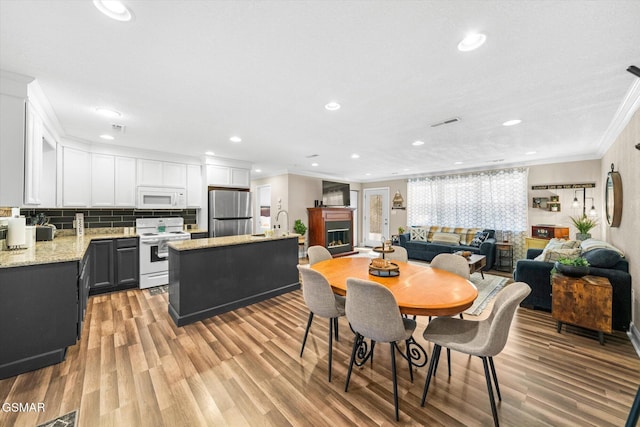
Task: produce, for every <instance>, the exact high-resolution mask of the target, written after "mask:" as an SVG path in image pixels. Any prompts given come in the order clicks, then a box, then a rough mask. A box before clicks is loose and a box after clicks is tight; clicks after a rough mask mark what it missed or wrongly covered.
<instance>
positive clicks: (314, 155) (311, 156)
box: [306, 154, 320, 159]
mask: <svg viewBox="0 0 640 427" xmlns="http://www.w3.org/2000/svg"><path fill="white" fill-rule="evenodd" d="M318 156H320V155H319V154H310V155H308V156H306V158H307V159H313V158H314V157H318Z"/></svg>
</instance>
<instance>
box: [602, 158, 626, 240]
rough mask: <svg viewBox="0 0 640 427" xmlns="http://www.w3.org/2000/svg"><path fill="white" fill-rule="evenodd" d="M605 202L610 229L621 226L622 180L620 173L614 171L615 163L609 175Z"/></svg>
mask: <svg viewBox="0 0 640 427" xmlns="http://www.w3.org/2000/svg"><path fill="white" fill-rule="evenodd" d="M604 201H605V212H606V215H607V224H609V226H610V227H618V226H620V219H621V217H622V178H621V177H620V173H619V172H615V171H614V170H613V163H612V164H611V172H609V173H608V174H607V185H606V187H605V197H604Z"/></svg>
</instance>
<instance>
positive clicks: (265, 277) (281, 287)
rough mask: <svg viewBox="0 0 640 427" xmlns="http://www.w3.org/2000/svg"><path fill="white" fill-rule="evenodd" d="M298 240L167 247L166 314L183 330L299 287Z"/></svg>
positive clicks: (226, 240) (245, 239) (248, 238)
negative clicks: (167, 290)
mask: <svg viewBox="0 0 640 427" xmlns="http://www.w3.org/2000/svg"><path fill="white" fill-rule="evenodd" d="M298 237H299V236H298V235H297V234H289V235H286V236H274V237H266V236H252V235H242V236H227V237H213V238H208V239H197V240H189V241H181V242H171V243H169V245H168V246H169V315H170V316H171V318H172V319H173V321H174V322H175V323H176V325H178V326H183V325H187V324H189V323H193V322H196V321H198V320H203V319H206V318H208V317H211V316H215V315H217V314H220V313H224V312H226V311H230V310H234V309H236V308H239V307H244V306H247V305H250V304H253V303H256V302H258V301H262V300H265V299H269V298H272V297H274V296H277V295H280V294H283V293H286V292H290V291H292V290H294V289H299V288H300V282H299V277H298V269H297V265H298Z"/></svg>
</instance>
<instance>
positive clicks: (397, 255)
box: [380, 246, 409, 262]
mask: <svg viewBox="0 0 640 427" xmlns="http://www.w3.org/2000/svg"><path fill="white" fill-rule="evenodd" d="M391 248H393V252H389V253H386V254H384V259H388V260H389V261H400V262H409V254H408V253H407V250H406V249H405V248H403V247H402V246H391ZM380 258H382V254H380Z"/></svg>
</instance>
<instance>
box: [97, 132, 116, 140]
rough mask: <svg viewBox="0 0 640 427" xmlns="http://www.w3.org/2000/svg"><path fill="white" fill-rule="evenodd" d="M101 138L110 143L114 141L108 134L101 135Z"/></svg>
mask: <svg viewBox="0 0 640 427" xmlns="http://www.w3.org/2000/svg"><path fill="white" fill-rule="evenodd" d="M100 138H102V139H107V140H109V141H112V140H113V139H114V138H113V137H112V136H111V135H107V134H106V133H105V134H104V135H100Z"/></svg>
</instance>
